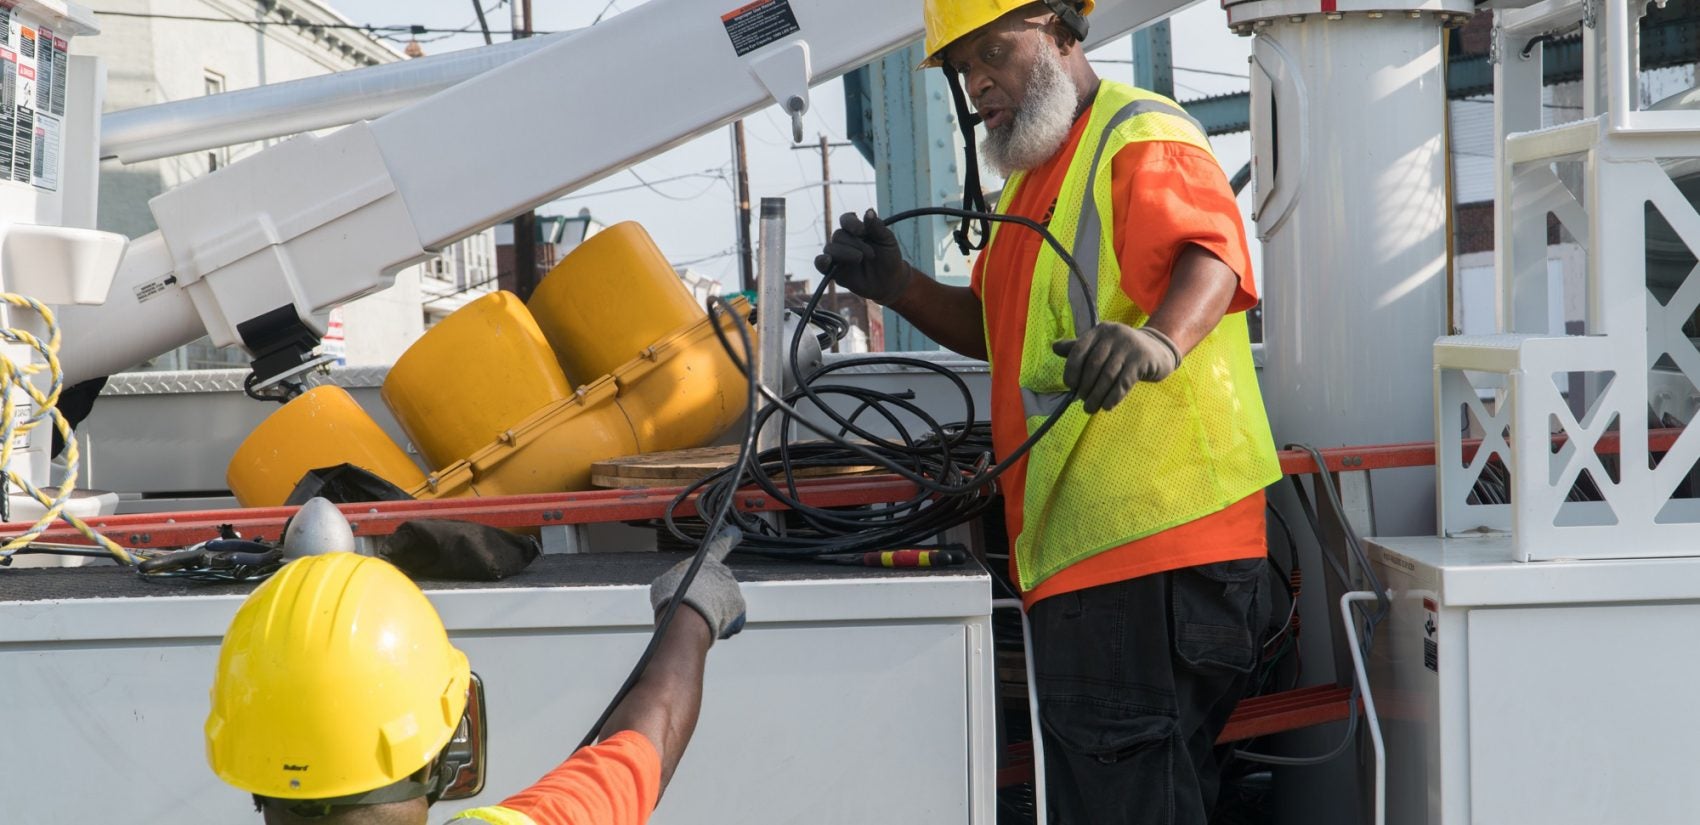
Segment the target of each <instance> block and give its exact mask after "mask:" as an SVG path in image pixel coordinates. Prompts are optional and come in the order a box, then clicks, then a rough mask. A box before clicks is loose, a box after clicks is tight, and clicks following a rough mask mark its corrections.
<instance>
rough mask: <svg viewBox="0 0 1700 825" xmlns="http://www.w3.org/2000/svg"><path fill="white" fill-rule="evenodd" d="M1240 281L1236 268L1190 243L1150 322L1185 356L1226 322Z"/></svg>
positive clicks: (1176, 265)
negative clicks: (1225, 317)
mask: <svg viewBox="0 0 1700 825" xmlns="http://www.w3.org/2000/svg"><path fill="white" fill-rule="evenodd" d="M1238 283H1239V277H1238V276H1236V275H1235V274H1234V270H1233V269H1231V268H1229V267H1228V265H1227V264H1225V263H1222V261H1221V259H1220V258H1217V257H1216V256H1215V255H1212V254H1210V252H1208V251H1207V250H1205V249H1204V248H1203V247H1200V246H1194V245H1192V244H1188V245H1187V246H1186V248H1184V249H1182V250H1181V253H1180V254H1179V255H1177V256H1176V257H1175V269H1174V273H1173V275H1172V276H1171V278H1170V281H1169V291H1168V292H1167V294H1165V295H1164V296H1163V303H1162V305H1161V306H1159V307H1157V311H1156V312H1155V313H1152V315H1151V320H1150V321H1149V322H1148V323H1147V325H1148V326H1151V327H1155V328H1156V329H1158V330H1160V331H1161V332H1162V333H1163V334H1164V335H1167V336H1169V340H1171V341H1173V342H1174V343H1175V347H1176V349H1178V350H1180V353H1181V354H1182V355H1185V354H1186V353H1188V352H1191V351H1192V348H1193V347H1195V346H1197V345H1198V342H1199V341H1202V340H1204V336H1206V335H1209V334H1210V332H1211V330H1214V329H1215V328H1216V325H1217V324H1219V323H1221V322H1222V316H1223V315H1224V314H1226V313H1227V311H1228V305H1229V303H1230V302H1231V301H1232V300H1233V297H1234V287H1235V286H1236V285H1237V284H1238Z"/></svg>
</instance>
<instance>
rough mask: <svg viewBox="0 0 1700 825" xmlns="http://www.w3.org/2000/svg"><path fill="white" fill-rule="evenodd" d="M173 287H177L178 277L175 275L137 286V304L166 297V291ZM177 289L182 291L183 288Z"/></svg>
mask: <svg viewBox="0 0 1700 825" xmlns="http://www.w3.org/2000/svg"><path fill="white" fill-rule="evenodd" d="M173 287H177V276H176V275H175V274H171V275H166V276H163V277H160V278H155V279H153V280H151V281H147V282H145V283H142V284H138V285H137V286H136V303H138V304H145V303H147V302H149V301H151V300H153V299H155V298H158V297H159V296H161V295H164V294H165V291H166V290H168V289H171V288H173ZM177 288H179V289H181V288H182V287H177Z"/></svg>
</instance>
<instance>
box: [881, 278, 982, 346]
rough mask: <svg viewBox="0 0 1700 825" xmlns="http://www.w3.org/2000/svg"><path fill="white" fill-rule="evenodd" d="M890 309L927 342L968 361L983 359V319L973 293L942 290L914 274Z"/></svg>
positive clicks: (960, 289)
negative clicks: (968, 359) (907, 322)
mask: <svg viewBox="0 0 1700 825" xmlns="http://www.w3.org/2000/svg"><path fill="white" fill-rule="evenodd" d="M890 306H891V309H893V310H895V311H896V312H897V313H898V314H899V315H902V316H903V317H904V318H907V319H908V320H909V323H911V324H914V325H915V328H916V329H918V330H920V331H921V332H922V333H923V334H925V335H926V336H927V337H928V338H931V339H933V340H934V341H937V342H939V343H940V344H942V345H944V346H945V347H948V348H950V349H951V350H954V351H956V352H959V353H961V354H963V355H966V356H968V357H969V358H979V359H984V358H985V357H986V326H985V317H984V314H983V311H982V310H981V308H980V299H979V298H978V297H976V296H975V295H974V291H973V290H971V289H969V288H967V287H962V286H946V285H944V284H941V283H939V282H938V281H935V280H933V279H932V278H929V277H927V276H926V275H925V274H923V273H921V272H919V271H916V272H914V273H913V274H912V275H911V276H910V278H909V286H908V288H907V289H905V290H904V291H903V294H902V295H900V296H898V298H897V300H894V301H892V302H891V304H890Z"/></svg>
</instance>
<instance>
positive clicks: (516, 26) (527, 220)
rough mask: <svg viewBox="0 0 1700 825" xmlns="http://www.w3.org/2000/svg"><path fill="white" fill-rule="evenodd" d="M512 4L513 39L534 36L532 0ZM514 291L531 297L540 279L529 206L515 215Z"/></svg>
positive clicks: (534, 216)
mask: <svg viewBox="0 0 1700 825" xmlns="http://www.w3.org/2000/svg"><path fill="white" fill-rule="evenodd" d="M511 5H512V7H513V32H514V37H513V39H515V40H519V39H521V38H524V37H530V36H531V0H516V2H514V3H512V4H511ZM513 228H514V293H515V294H517V295H518V296H519V297H520V299H521V300H526V299H529V298H530V297H531V292H532V290H535V289H536V288H537V282H538V281H539V280H541V279H540V278H538V276H537V213H536V212H533V211H532V210H530V209H527V210H525V211H524V212H522V213H520V214H518V215H515V216H514V219H513Z"/></svg>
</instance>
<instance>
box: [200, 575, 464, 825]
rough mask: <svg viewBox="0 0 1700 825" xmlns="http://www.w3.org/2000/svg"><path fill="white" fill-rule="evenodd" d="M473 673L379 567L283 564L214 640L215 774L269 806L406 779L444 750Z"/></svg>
mask: <svg viewBox="0 0 1700 825" xmlns="http://www.w3.org/2000/svg"><path fill="white" fill-rule="evenodd" d="M470 678H471V671H470V669H469V668H468V666H467V661H466V655H465V654H463V653H461V652H460V651H459V650H456V649H455V648H454V647H453V646H452V645H450V644H449V637H448V633H447V632H446V631H444V629H443V622H442V619H440V618H438V616H437V611H436V610H435V609H433V608H432V607H431V603H430V602H429V601H427V600H426V598H425V594H424V593H422V592H420V590H419V588H418V587H417V586H416V585H414V583H413V582H412V581H410V580H409V579H408V578H407V576H405V575H403V574H402V572H401V571H399V570H397V569H396V568H395V567H393V566H391V565H390V564H389V563H388V562H386V561H383V560H381V559H375V558H370V557H366V556H357V555H354V554H352V553H327V554H324V555H318V556H309V557H307V558H303V559H299V560H297V561H292V562H290V563H288V564H286V565H284V566H283V569H281V570H279V571H278V572H277V574H276V575H274V576H272V578H271V579H270V580H269V581H267V582H265V583H264V584H262V585H260V586H259V587H258V588H257V589H255V590H254V592H253V594H252V595H250V596H249V597H248V600H247V601H245V602H243V603H242V607H241V608H239V609H238V610H237V611H236V618H235V619H233V620H232V621H231V623H230V630H229V631H228V632H226V633H225V635H224V644H223V645H222V646H221V647H220V648H219V654H218V672H217V674H216V675H215V676H214V678H213V687H212V712H211V713H210V714H208V715H207V724H206V737H207V763H208V764H209V765H210V766H211V767H212V769H213V772H214V773H216V774H218V777H219V778H220V779H223V780H224V781H225V782H228V783H230V784H231V785H235V786H236V787H238V788H241V789H242V790H245V791H248V792H250V793H254V794H259V795H260V796H266V797H273V798H277V799H326V798H331V797H342V796H348V795H352V794H358V793H363V792H366V791H370V790H373V789H376V788H381V787H384V786H386V785H390V784H392V783H395V782H398V781H401V780H404V779H406V778H408V777H409V776H410V775H412V774H414V773H416V772H418V771H419V770H420V769H421V768H423V767H424V766H425V765H426V763H428V762H430V761H431V759H432V757H435V756H436V755H437V754H438V753H439V752H440V751H442V750H443V747H444V745H445V744H447V743H448V741H449V738H450V737H451V736H453V735H454V733H455V729H456V727H457V726H459V725H460V721H461V714H462V713H463V712H464V711H465V710H466V702H467V684H468V680H469V679H470Z"/></svg>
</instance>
